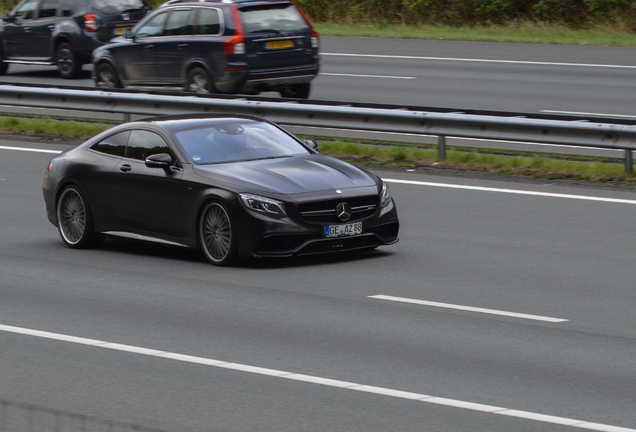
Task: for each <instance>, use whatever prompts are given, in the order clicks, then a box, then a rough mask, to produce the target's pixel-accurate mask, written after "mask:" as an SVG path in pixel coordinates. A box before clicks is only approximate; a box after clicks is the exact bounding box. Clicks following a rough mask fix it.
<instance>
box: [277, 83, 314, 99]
mask: <svg viewBox="0 0 636 432" xmlns="http://www.w3.org/2000/svg"><path fill="white" fill-rule="evenodd" d="M310 91H311V84H310V83H304V84H294V85H290V86H286V87H284V88H283V89H281V90H280V95H281V96H282V97H284V98H296V99H307V98H308V97H309V92H310Z"/></svg>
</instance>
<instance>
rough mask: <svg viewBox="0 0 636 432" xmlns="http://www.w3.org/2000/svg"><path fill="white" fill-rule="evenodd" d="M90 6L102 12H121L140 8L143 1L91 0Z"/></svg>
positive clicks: (142, 5)
mask: <svg viewBox="0 0 636 432" xmlns="http://www.w3.org/2000/svg"><path fill="white" fill-rule="evenodd" d="M91 6H92V7H93V9H95V10H99V11H102V12H104V13H121V12H125V11H132V10H138V9H142V8H143V7H144V2H143V0H91Z"/></svg>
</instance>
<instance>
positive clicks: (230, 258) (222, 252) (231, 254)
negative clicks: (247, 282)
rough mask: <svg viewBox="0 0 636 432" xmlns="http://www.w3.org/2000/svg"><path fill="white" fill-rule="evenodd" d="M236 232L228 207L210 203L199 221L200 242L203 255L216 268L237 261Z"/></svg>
mask: <svg viewBox="0 0 636 432" xmlns="http://www.w3.org/2000/svg"><path fill="white" fill-rule="evenodd" d="M235 233H236V230H235V228H234V224H233V222H232V218H231V216H230V213H229V212H228V210H227V208H226V206H224V205H223V204H221V203H220V202H216V201H213V202H209V203H207V204H206V205H205V207H204V208H203V212H202V213H201V219H200V221H199V241H200V244H201V249H202V250H203V254H204V255H205V257H206V258H207V259H208V261H210V262H211V263H212V264H214V265H216V266H229V265H231V264H232V263H234V262H235V261H236V257H237V245H236V234H235Z"/></svg>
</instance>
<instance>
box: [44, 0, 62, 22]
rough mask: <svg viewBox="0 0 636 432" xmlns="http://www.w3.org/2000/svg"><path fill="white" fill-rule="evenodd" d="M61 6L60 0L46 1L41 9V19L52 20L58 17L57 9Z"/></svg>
mask: <svg viewBox="0 0 636 432" xmlns="http://www.w3.org/2000/svg"><path fill="white" fill-rule="evenodd" d="M59 4H60V1H59V0H44V3H43V4H42V7H41V8H40V15H39V17H40V18H50V17H54V16H56V15H57V8H58V6H59Z"/></svg>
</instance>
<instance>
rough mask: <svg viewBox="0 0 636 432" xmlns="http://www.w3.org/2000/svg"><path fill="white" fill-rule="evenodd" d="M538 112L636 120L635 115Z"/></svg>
mask: <svg viewBox="0 0 636 432" xmlns="http://www.w3.org/2000/svg"><path fill="white" fill-rule="evenodd" d="M539 112H544V113H551V114H575V115H584V116H594V117H621V118H632V119H636V115H627V114H604V113H591V112H579V111H555V110H541V111H539Z"/></svg>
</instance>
